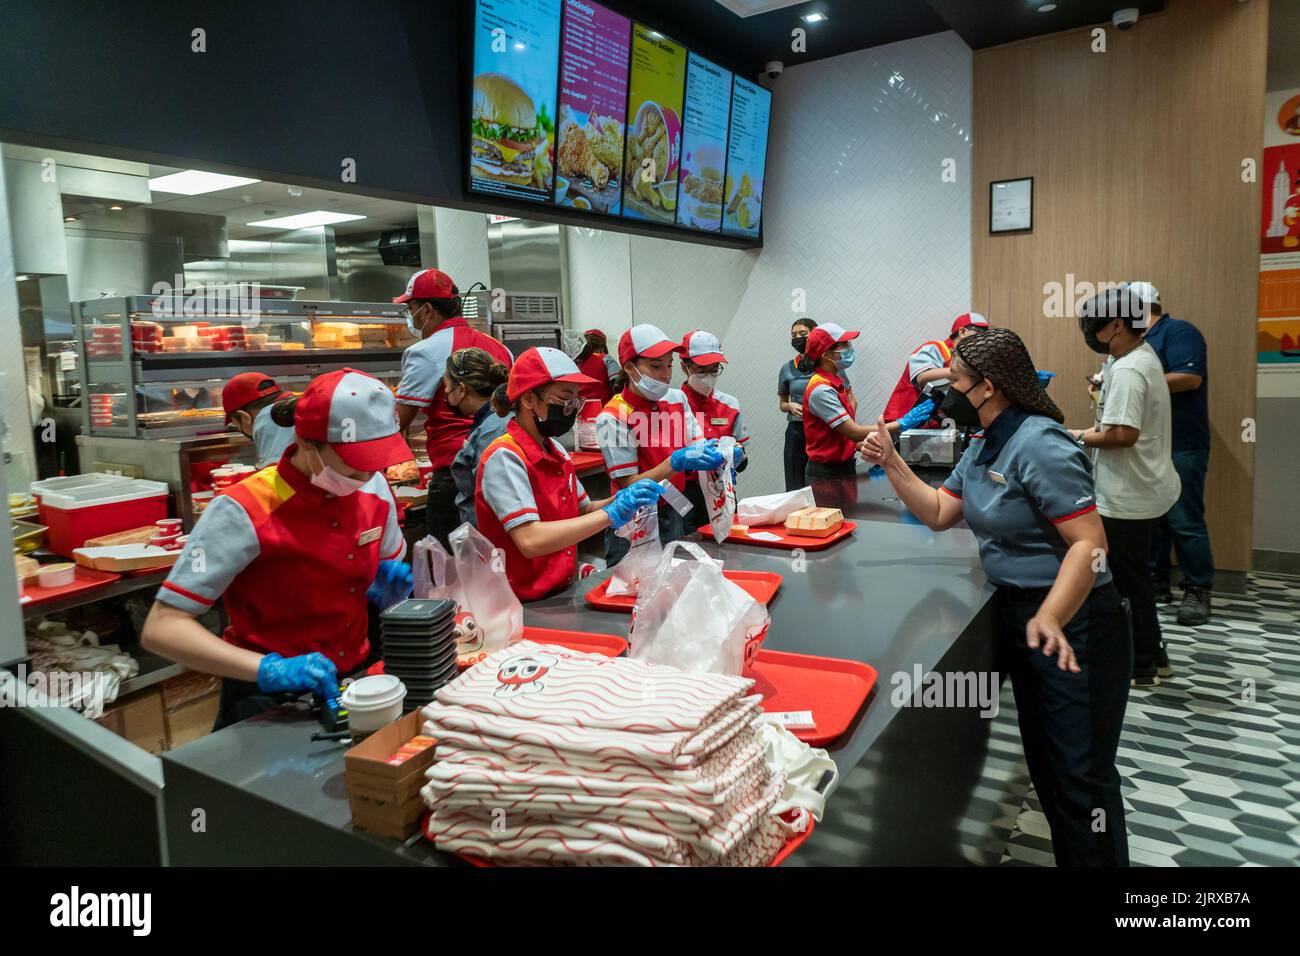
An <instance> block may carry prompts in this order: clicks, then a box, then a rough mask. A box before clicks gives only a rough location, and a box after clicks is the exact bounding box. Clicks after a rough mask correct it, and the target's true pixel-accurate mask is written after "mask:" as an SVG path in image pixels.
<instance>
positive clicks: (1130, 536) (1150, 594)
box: [1101, 515, 1163, 677]
mask: <svg viewBox="0 0 1300 956" xmlns="http://www.w3.org/2000/svg"><path fill="white" fill-rule="evenodd" d="M1156 521H1157V519H1155V518H1143V519H1140V520H1128V519H1124V518H1107V517H1105V516H1104V515H1103V516H1102V519H1101V523H1102V526H1103V527H1104V528H1105V529H1106V542H1107V544H1109V545H1110V551H1109V553H1108V556H1107V557H1108V564H1109V566H1110V573H1111V576H1112V577H1113V578H1114V579H1115V587H1116V589H1117V590H1118V591H1119V593H1120V596H1121V597H1126V598H1128V602H1129V604H1130V605H1131V608H1132V615H1133V673H1134V675H1136V676H1138V677H1150V676H1151V675H1153V674H1155V672H1156V664H1157V660H1158V658H1159V657H1160V649H1161V647H1162V646H1163V640H1162V636H1161V633H1160V619H1159V617H1157V616H1156V586H1155V581H1153V580H1152V578H1151V570H1150V564H1149V562H1150V561H1151V533H1152V531H1153V529H1154V528H1155V524H1156Z"/></svg>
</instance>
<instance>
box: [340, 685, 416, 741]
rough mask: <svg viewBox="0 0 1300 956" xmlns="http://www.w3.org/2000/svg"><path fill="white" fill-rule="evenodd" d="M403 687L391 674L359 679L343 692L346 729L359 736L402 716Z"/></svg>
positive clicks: (404, 697) (372, 731) (404, 689)
mask: <svg viewBox="0 0 1300 956" xmlns="http://www.w3.org/2000/svg"><path fill="white" fill-rule="evenodd" d="M404 700H406V685H405V684H403V683H402V682H401V681H400V680H398V679H397V678H396V677H394V676H393V675H392V674H375V675H374V676H372V677H362V678H361V679H360V680H355V681H353V682H352V683H351V684H349V685H348V686H347V687H346V688H345V689H344V691H343V706H344V708H345V709H346V710H347V712H348V727H349V728H350V729H351V730H353V731H354V732H355V733H358V734H370V733H374V732H375V731H376V730H378V729H379V728H380V727H385V726H387V725H388V724H391V723H392V722H393V721H395V720H396V719H397V718H399V717H401V716H402V701H404Z"/></svg>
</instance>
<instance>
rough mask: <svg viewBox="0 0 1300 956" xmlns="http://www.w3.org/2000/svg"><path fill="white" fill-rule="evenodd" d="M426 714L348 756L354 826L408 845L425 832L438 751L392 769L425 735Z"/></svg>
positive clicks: (396, 724)
mask: <svg viewBox="0 0 1300 956" xmlns="http://www.w3.org/2000/svg"><path fill="white" fill-rule="evenodd" d="M420 722H421V717H420V712H419V711H418V710H413V711H411V712H410V713H409V714H406V715H404V716H402V717H401V718H399V719H398V720H395V721H393V723H391V724H389V725H388V726H386V727H381V728H380V729H379V730H377V731H375V732H374V733H373V734H371V735H370V736H368V737H367V738H366V739H365V740H363V741H362V742H361V743H359V744H357V745H356V746H355V747H353V748H352V749H351V750H349V751H348V752H347V753H345V754H344V755H343V767H344V771H343V779H344V784H345V785H346V787H347V791H348V803H349V805H350V806H351V808H352V822H353V824H355V825H356V826H359V827H361V828H362V829H363V830H370V831H372V832H374V833H379V834H382V835H383V836H388V837H392V838H394V839H397V840H403V839H405V838H406V837H408V836H410V835H411V834H412V833H414V832H415V831H416V829H418V827H419V821H420V814H421V813H423V812H424V801H423V800H422V799H421V797H420V788H421V787H423V786H424V782H425V771H427V770H428V769H429V767H431V766H432V765H433V754H434V749H435V748H433V747H429V748H428V749H426V750H425V751H424V752H423V753H420V754H416V755H415V756H414V757H411V758H409V759H408V760H406V761H404V762H402V763H400V764H390V763H389V762H388V758H390V757H391V756H393V754H395V753H396V752H397V750H398V748H399V747H401V746H402V744H404V743H406V742H407V741H408V740H410V739H411V738H412V737H415V736H417V735H418V734H419V733H420Z"/></svg>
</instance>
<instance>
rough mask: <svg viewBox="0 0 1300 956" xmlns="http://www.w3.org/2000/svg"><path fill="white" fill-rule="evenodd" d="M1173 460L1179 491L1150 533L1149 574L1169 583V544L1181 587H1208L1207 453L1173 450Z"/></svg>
mask: <svg viewBox="0 0 1300 956" xmlns="http://www.w3.org/2000/svg"><path fill="white" fill-rule="evenodd" d="M1173 460H1174V470H1175V471H1177V472H1178V478H1179V480H1180V481H1181V482H1182V483H1183V490H1182V492H1181V493H1180V494H1179V495H1178V501H1176V502H1175V503H1174V506H1173V507H1172V508H1170V509H1169V512H1168V514H1166V515H1165V516H1164V517H1163V518H1160V519H1159V520H1158V521H1157V522H1156V525H1155V528H1154V530H1153V531H1152V533H1151V573H1152V575H1154V576H1155V578H1156V579H1157V580H1160V581H1168V580H1169V547H1170V545H1171V544H1172V545H1173V549H1174V553H1175V554H1177V555H1178V567H1179V568H1180V569H1181V570H1182V572H1183V587H1188V586H1191V587H1198V588H1208V587H1210V586H1211V585H1212V584H1213V583H1214V556H1213V555H1212V554H1211V553H1210V532H1209V531H1208V530H1207V529H1206V527H1205V472H1206V469H1207V468H1208V467H1209V464H1210V452H1209V449H1206V450H1205V451H1176V452H1174V453H1173Z"/></svg>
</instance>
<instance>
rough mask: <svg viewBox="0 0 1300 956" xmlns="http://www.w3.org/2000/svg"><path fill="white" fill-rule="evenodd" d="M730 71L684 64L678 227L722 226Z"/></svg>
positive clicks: (700, 60) (698, 62)
mask: <svg viewBox="0 0 1300 956" xmlns="http://www.w3.org/2000/svg"><path fill="white" fill-rule="evenodd" d="M730 113H731V71H730V70H724V69H723V68H722V67H720V66H718V65H717V64H716V63H710V62H709V61H708V60H706V59H704V57H702V56H700V55H698V54H696V53H691V54H690V56H689V58H688V60H687V63H686V113H685V120H686V123H685V127H684V129H683V132H682V171H681V177H680V183H679V185H678V187H677V224H678V225H680V226H686V227H688V228H691V229H703V230H705V231H707V232H717V231H718V229H719V228H721V226H722V188H723V182H722V177H723V172H724V170H725V169H726V167H727V155H726V153H727V118H728V116H730Z"/></svg>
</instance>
